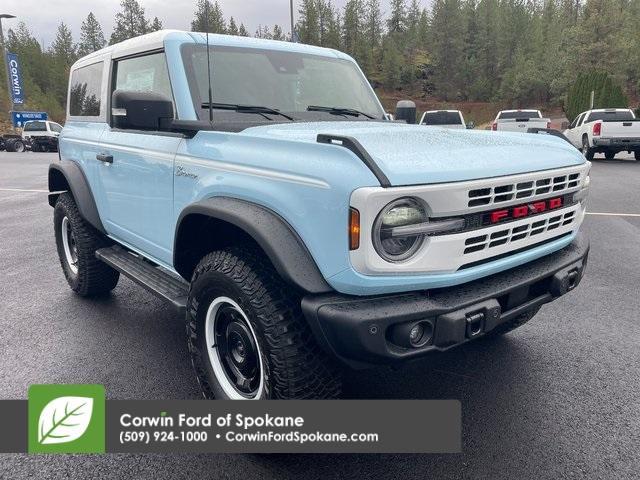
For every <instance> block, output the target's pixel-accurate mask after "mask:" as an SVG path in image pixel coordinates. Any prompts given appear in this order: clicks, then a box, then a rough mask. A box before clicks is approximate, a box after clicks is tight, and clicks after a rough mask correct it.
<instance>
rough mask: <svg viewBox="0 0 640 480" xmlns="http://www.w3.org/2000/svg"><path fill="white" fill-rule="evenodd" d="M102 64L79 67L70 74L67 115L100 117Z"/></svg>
mask: <svg viewBox="0 0 640 480" xmlns="http://www.w3.org/2000/svg"><path fill="white" fill-rule="evenodd" d="M102 65H103V62H99V63H94V64H93V65H88V66H86V67H81V68H78V69H76V70H74V71H73V73H72V74H71V88H70V90H69V114H70V115H71V116H77V117H97V116H99V115H100V94H101V91H102Z"/></svg>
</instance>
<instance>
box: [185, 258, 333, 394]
mask: <svg viewBox="0 0 640 480" xmlns="http://www.w3.org/2000/svg"><path fill="white" fill-rule="evenodd" d="M221 305H222V306H221ZM186 317H187V318H186V321H187V336H188V346H189V351H190V353H191V359H192V363H193V366H194V369H195V372H196V375H197V377H198V382H199V383H200V386H201V388H202V392H203V394H204V396H205V397H206V398H218V399H230V398H233V399H251V398H254V399H255V398H257V399H268V398H282V399H292V398H336V397H338V396H339V395H340V390H341V374H340V368H339V367H338V366H337V365H336V363H335V362H334V361H333V360H332V359H330V358H329V357H328V355H327V354H326V353H325V352H324V351H323V350H322V349H321V348H320V347H319V346H318V344H317V343H316V342H315V339H314V337H313V334H312V333H311V330H310V328H309V325H308V324H307V322H306V320H305V319H304V318H303V314H302V311H301V308H300V295H299V294H298V293H297V292H296V291H295V289H293V288H292V287H291V286H290V285H288V284H286V283H285V282H284V281H283V280H282V279H281V278H280V276H279V275H278V274H277V272H276V271H275V270H274V268H273V266H272V265H271V263H270V262H269V261H268V259H267V258H265V257H264V254H262V253H261V252H259V251H257V250H254V249H246V248H241V247H231V248H228V249H225V250H219V251H215V252H212V253H210V254H208V255H207V256H205V257H204V258H203V259H202V260H201V261H200V263H199V264H198V266H197V267H196V269H195V271H194V273H193V277H192V280H191V288H190V293H189V299H188V303H187V315H186ZM230 319H232V320H230ZM236 322H237V323H236ZM232 323H233V326H229V325H231V324H232ZM221 325H222V326H221ZM224 325H227V326H226V330H225V327H224ZM236 327H238V328H239V329H243V328H244V331H245V332H246V333H247V334H248V336H252V337H253V340H252V339H251V338H248V339H246V338H245V339H244V340H246V341H243V342H244V343H246V344H247V345H245V346H247V348H244V347H243V348H242V349H241V350H242V352H244V353H245V354H246V353H247V352H249V353H252V352H251V350H252V347H251V345H252V342H255V344H257V348H255V349H254V350H257V352H255V351H254V352H253V353H255V355H253V356H252V358H255V359H259V361H255V362H252V364H253V365H256V366H257V368H259V371H257V372H256V371H255V370H253V371H252V372H250V373H249V374H246V375H244V373H242V374H241V375H239V376H238V375H235V373H236V372H235V371H232V373H231V374H229V373H228V372H229V371H230V370H233V368H236V367H237V364H236V367H234V366H231V367H229V365H230V364H231V363H233V360H232V359H230V358H231V357H230V356H229V355H228V354H227V355H224V352H225V351H226V352H229V351H230V350H231V349H232V348H229V345H231V346H232V347H233V345H234V343H233V341H227V337H225V335H224V334H223V332H222V330H224V332H229V330H230V329H231V330H233V329H234V328H236ZM207 332H209V333H208V334H207ZM216 332H218V334H217V335H216ZM232 335H233V334H232ZM207 340H209V341H207ZM243 342H240V343H243ZM244 343H243V345H244ZM213 345H215V348H214V347H213ZM236 345H237V342H236ZM236 353H237V352H236ZM225 358H226V359H227V360H228V361H227V362H225V360H224V359H225ZM235 358H238V357H235ZM244 360H245V359H244V357H243V358H242V361H244ZM225 365H226V366H225ZM245 366H246V364H245ZM243 375H244V377H245V378H244V379H242V380H240V381H239V380H238V378H239V377H241V376H243ZM252 375H253V376H252ZM247 378H250V379H251V380H250V381H249V380H246V379H247ZM239 382H240V383H243V382H244V383H243V385H242V386H243V387H244V386H249V385H250V387H249V388H245V389H244V391H240V390H238V388H239V387H238V383H239ZM234 389H235V390H236V391H234Z"/></svg>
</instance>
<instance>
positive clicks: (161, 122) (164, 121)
mask: <svg viewBox="0 0 640 480" xmlns="http://www.w3.org/2000/svg"><path fill="white" fill-rule="evenodd" d="M111 116H112V117H113V126H114V127H115V128H122V129H132V130H167V129H169V128H170V126H171V122H172V121H173V103H172V102H171V100H170V99H168V98H167V97H165V96H164V95H161V94H159V93H155V92H130V91H125V90H116V91H115V92H113V95H112V96H111Z"/></svg>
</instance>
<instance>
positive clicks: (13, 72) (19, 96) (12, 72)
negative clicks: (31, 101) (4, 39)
mask: <svg viewBox="0 0 640 480" xmlns="http://www.w3.org/2000/svg"><path fill="white" fill-rule="evenodd" d="M7 69H8V72H7V74H8V75H9V82H10V84H11V85H10V86H11V100H12V101H13V103H14V104H22V103H24V88H23V82H22V72H21V70H20V62H19V61H18V55H16V54H15V53H9V52H7Z"/></svg>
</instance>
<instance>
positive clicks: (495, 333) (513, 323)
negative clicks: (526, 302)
mask: <svg viewBox="0 0 640 480" xmlns="http://www.w3.org/2000/svg"><path fill="white" fill-rule="evenodd" d="M539 311H540V307H535V308H532V309H530V310H527V311H526V312H524V313H522V314H520V315H518V316H517V317H515V318H512V319H511V320H509V321H508V322H505V323H502V324H500V325H498V326H497V327H496V328H494V329H493V330H491V331H490V332H489V333H487V334H486V335H484V338H487V339H491V338H496V337H501V336H502V335H504V334H505V333H509V332H511V331H512V330H515V329H516V328H518V327H521V326H522V325H524V324H525V323H527V322H528V321H529V320H531V319H532V318H533V317H534V316H535V315H536V313H538V312H539Z"/></svg>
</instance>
